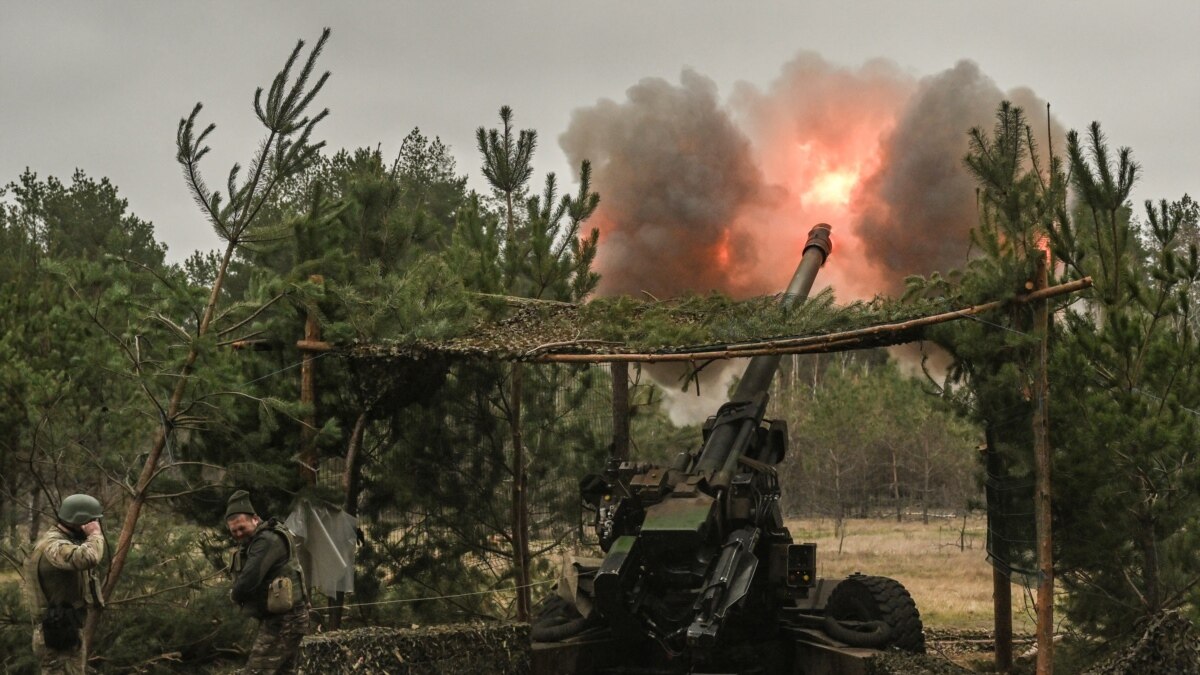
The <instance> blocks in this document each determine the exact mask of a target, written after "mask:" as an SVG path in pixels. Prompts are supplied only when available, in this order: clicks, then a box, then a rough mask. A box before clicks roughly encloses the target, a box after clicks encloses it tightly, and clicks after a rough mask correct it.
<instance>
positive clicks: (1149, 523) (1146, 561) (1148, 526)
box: [1137, 514, 1162, 615]
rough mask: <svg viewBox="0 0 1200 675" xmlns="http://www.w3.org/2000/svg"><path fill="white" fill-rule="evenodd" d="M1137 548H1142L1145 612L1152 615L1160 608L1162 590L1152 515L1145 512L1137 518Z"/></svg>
mask: <svg viewBox="0 0 1200 675" xmlns="http://www.w3.org/2000/svg"><path fill="white" fill-rule="evenodd" d="M1138 521H1139V524H1140V525H1141V527H1139V528H1138V535H1137V541H1138V548H1140V549H1141V550H1142V583H1143V584H1144V585H1145V589H1144V590H1143V593H1144V595H1145V597H1146V614H1147V615H1154V614H1157V613H1158V611H1159V610H1160V609H1161V608H1162V591H1161V587H1162V585H1161V583H1160V581H1159V570H1158V542H1157V541H1155V537H1154V516H1151V515H1149V514H1146V515H1145V516H1143V517H1141V518H1139V519H1138Z"/></svg>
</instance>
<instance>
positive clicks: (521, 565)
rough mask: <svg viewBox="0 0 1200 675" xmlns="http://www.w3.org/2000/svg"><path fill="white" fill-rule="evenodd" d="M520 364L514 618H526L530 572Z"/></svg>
mask: <svg viewBox="0 0 1200 675" xmlns="http://www.w3.org/2000/svg"><path fill="white" fill-rule="evenodd" d="M523 372H524V366H522V365H521V364H520V363H514V364H513V367H512V389H511V392H512V393H511V398H512V401H511V403H510V409H511V412H510V415H511V416H512V419H511V420H510V422H511V425H512V444H513V487H512V509H513V513H512V523H513V524H512V527H513V568H514V569H513V571H514V572H515V574H514V577H515V579H516V584H517V621H525V622H528V621H529V620H530V617H531V614H530V605H531V603H530V589H529V584H530V574H529V523H528V517H529V510H528V507H527V505H526V489H525V487H526V486H525V479H526V473H525V446H524V441H523V439H522V438H521V380H522V379H523V378H522V374H523Z"/></svg>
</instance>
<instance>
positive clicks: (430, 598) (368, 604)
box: [312, 574, 579, 612]
mask: <svg viewBox="0 0 1200 675" xmlns="http://www.w3.org/2000/svg"><path fill="white" fill-rule="evenodd" d="M574 576H575V577H578V576H579V575H578V574H576V575H574ZM558 581H559V580H558V579H547V580H545V581H535V582H533V583H531V584H528V585H525V586H507V587H505V588H493V589H489V590H486V591H475V592H473V593H456V594H453V595H430V596H426V597H423V598H400V599H398V600H377V601H375V602H356V603H354V604H350V605H342V606H341V608H342V609H349V608H351V607H371V606H374V605H397V604H407V603H412V602H429V601H433V600H453V599H455V598H469V597H473V596H477V595H491V594H493V593H508V592H511V591H515V590H517V589H519V588H536V587H538V586H546V585H548V584H556V583H558ZM334 609H338V608H337V607H313V608H312V611H314V612H329V611H333V610H334Z"/></svg>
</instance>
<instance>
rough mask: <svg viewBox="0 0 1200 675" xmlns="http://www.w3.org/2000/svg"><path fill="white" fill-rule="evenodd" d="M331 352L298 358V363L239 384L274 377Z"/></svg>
mask: <svg viewBox="0 0 1200 675" xmlns="http://www.w3.org/2000/svg"><path fill="white" fill-rule="evenodd" d="M332 353H333V352H321V353H320V354H317V355H316V356H313V357H311V358H306V359H301V360H300V361H299V362H298V363H293V364H292V365H290V366H284V367H282V368H280V369H279V370H276V371H275V372H272V373H267V374H266V375H263V376H262V377H256V378H254V379H253V380H250V381H249V382H243V383H242V384H241V386H243V387H245V386H247V385H251V384H254V383H255V382H261V381H262V380H265V379H267V378H268V377H274V376H276V375H278V374H280V373H284V372H287V371H289V370H291V369H293V368H299V367H300V366H302V365H304V362H305V361H306V360H307V361H309V362H312V361H316V360H317V359H319V358H321V357H323V356H327V355H329V354H332Z"/></svg>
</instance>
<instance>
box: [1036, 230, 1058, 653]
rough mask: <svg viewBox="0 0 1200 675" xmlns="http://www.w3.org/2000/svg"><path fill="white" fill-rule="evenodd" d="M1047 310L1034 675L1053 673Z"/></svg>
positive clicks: (1041, 327) (1045, 311)
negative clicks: (1035, 668)
mask: <svg viewBox="0 0 1200 675" xmlns="http://www.w3.org/2000/svg"><path fill="white" fill-rule="evenodd" d="M1045 253H1046V254H1045V255H1039V256H1038V266H1037V277H1036V279H1035V286H1036V290H1041V289H1043V288H1046V286H1047V279H1046V277H1047V267H1048V261H1047V260H1046V258H1047V257H1049V251H1046V252H1045ZM1049 313H1050V312H1049V308H1048V307H1047V303H1046V301H1045V300H1041V301H1039V302H1038V304H1037V305H1036V308H1035V310H1034V316H1033V332H1034V335H1035V336H1037V338H1038V344H1037V348H1036V349H1037V357H1036V359H1035V363H1034V375H1033V401H1034V408H1033V459H1034V471H1035V473H1036V487H1035V490H1034V517H1035V518H1036V521H1037V559H1038V591H1037V650H1038V651H1037V674H1038V675H1050V673H1053V672H1054V559H1053V552H1052V550H1051V535H1050V439H1049V427H1048V421H1047V416H1048V411H1047V397H1048V396H1049V393H1050V385H1049V382H1048V380H1047V375H1046V358H1047V343H1048V340H1049V323H1050V317H1049Z"/></svg>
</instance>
